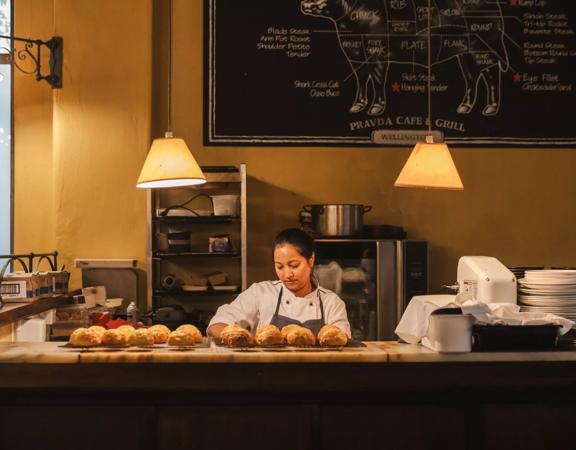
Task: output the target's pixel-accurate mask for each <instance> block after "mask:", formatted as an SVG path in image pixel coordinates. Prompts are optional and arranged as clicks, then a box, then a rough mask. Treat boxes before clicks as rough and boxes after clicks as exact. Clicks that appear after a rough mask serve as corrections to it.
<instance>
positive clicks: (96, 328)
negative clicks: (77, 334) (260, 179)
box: [88, 325, 106, 339]
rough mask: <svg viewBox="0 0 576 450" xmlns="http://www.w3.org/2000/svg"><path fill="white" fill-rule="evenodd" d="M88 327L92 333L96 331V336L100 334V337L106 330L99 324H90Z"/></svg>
mask: <svg viewBox="0 0 576 450" xmlns="http://www.w3.org/2000/svg"><path fill="white" fill-rule="evenodd" d="M88 329H89V330H92V331H93V332H94V333H96V334H97V335H98V336H100V339H102V335H103V334H104V333H105V332H106V328H104V327H101V326H100V325H92V326H91V327H90V328H88Z"/></svg>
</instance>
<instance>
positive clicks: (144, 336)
mask: <svg viewBox="0 0 576 450" xmlns="http://www.w3.org/2000/svg"><path fill="white" fill-rule="evenodd" d="M128 344H129V345H154V335H153V334H152V333H150V332H149V331H148V330H147V329H146V328H138V329H137V330H134V332H133V333H132V334H130V336H128Z"/></svg>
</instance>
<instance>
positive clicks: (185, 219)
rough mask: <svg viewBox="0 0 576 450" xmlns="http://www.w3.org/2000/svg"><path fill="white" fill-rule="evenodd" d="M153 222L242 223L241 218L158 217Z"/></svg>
mask: <svg viewBox="0 0 576 450" xmlns="http://www.w3.org/2000/svg"><path fill="white" fill-rule="evenodd" d="M152 220H153V221H154V222H164V223H231V222H240V220H241V218H240V217H236V216H161V217H158V216H156V217H154V218H153V219H152Z"/></svg>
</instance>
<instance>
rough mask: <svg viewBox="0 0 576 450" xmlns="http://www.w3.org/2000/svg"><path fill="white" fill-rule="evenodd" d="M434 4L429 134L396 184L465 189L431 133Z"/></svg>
mask: <svg viewBox="0 0 576 450" xmlns="http://www.w3.org/2000/svg"><path fill="white" fill-rule="evenodd" d="M431 46H432V6H431V2H430V0H428V135H427V136H426V142H417V143H416V145H415V146H414V149H413V150H412V153H411V154H410V157H409V158H408V161H406V164H405V165H404V167H403V168H402V171H401V172H400V175H398V178H397V179H396V181H395V182H394V186H397V187H421V188H436V189H454V190H462V189H464V185H463V184H462V180H460V175H459V174H458V170H457V169H456V165H455V164H454V161H453V160H452V156H451V155H450V150H449V149H448V146H447V145H446V144H445V143H444V142H434V137H433V136H432V48H431Z"/></svg>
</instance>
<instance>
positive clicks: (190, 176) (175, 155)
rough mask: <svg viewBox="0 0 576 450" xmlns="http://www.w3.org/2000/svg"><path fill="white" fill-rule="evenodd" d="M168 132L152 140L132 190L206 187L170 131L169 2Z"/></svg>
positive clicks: (195, 165) (191, 158)
mask: <svg viewBox="0 0 576 450" xmlns="http://www.w3.org/2000/svg"><path fill="white" fill-rule="evenodd" d="M168 36H169V45H168V130H167V131H166V133H165V134H164V137H163V138H158V139H154V141H153V142H152V146H151V147H150V151H149V152H148V156H147V157H146V161H145V162H144V166H143V167H142V171H141V172H140V176H139V177H138V181H137V182H136V187H138V188H168V187H178V186H193V185H198V184H204V183H206V177H205V176H204V174H203V173H202V169H200V166H199V165H198V163H197V162H196V159H194V156H193V155H192V153H191V152H190V150H189V149H188V146H187V145H186V142H184V139H180V138H175V137H174V135H173V133H172V130H171V116H172V0H170V2H169V24H168Z"/></svg>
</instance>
